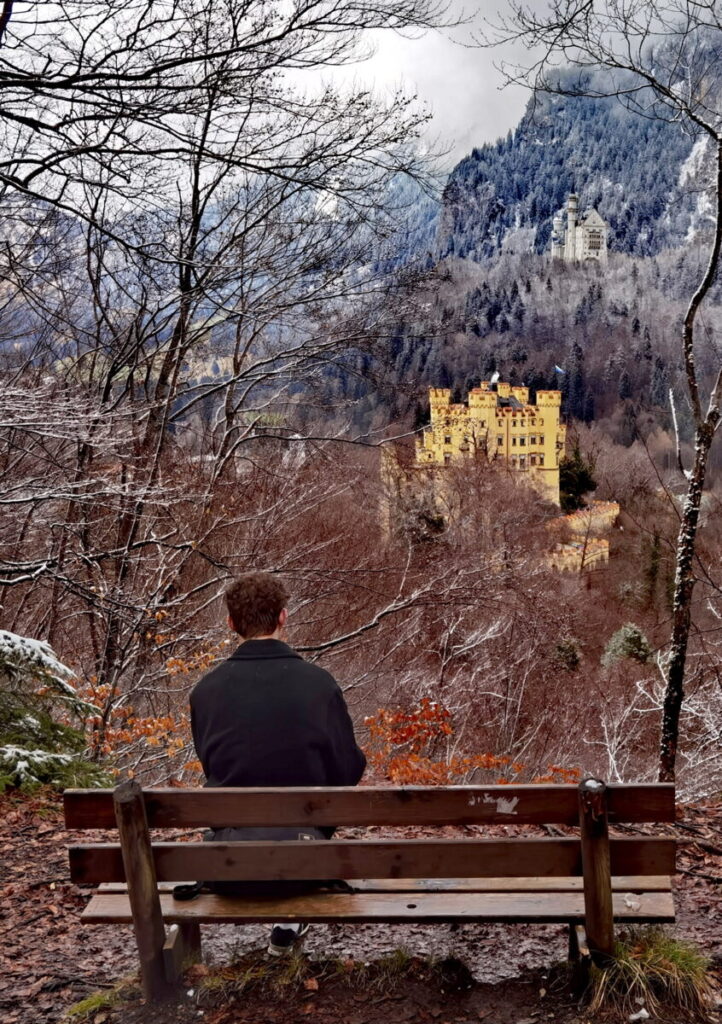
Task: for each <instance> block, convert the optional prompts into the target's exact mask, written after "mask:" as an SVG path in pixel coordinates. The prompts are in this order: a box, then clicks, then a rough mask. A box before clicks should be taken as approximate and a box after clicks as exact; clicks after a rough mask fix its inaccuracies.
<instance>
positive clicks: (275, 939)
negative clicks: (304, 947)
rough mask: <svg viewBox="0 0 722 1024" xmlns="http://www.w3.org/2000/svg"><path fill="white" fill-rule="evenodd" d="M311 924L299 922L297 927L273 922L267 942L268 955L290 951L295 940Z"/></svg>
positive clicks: (301, 936)
mask: <svg viewBox="0 0 722 1024" xmlns="http://www.w3.org/2000/svg"><path fill="white" fill-rule="evenodd" d="M310 927H311V926H310V925H308V924H301V925H299V926H298V927H297V928H293V927H290V928H289V927H287V926H284V925H282V924H274V926H273V930H272V931H271V941H270V942H269V943H268V953H269V955H270V956H283V955H284V954H285V953H290V952H291V950H292V949H293V947H294V946H295V944H296V943H297V942H300V941H301V939H302V938H303V937H304V936H305V935H306V932H307V931H308V929H309V928H310Z"/></svg>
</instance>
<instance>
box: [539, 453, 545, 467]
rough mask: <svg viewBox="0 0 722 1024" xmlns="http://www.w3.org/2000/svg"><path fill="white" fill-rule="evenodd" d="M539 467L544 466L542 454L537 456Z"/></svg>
mask: <svg viewBox="0 0 722 1024" xmlns="http://www.w3.org/2000/svg"><path fill="white" fill-rule="evenodd" d="M539 465H540V466H543V465H544V454H543V453H542V454H541V455H540V456H539Z"/></svg>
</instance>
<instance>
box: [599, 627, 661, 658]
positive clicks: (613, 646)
mask: <svg viewBox="0 0 722 1024" xmlns="http://www.w3.org/2000/svg"><path fill="white" fill-rule="evenodd" d="M651 657H652V648H651V647H650V646H649V641H648V640H647V638H646V636H645V635H644V633H643V632H642V630H641V629H640V628H639V626H635V624H634V623H633V622H625V624H624V625H623V626H622V628H621V629H618V630H617V632H616V633H615V634H614V635H613V636H612V637H611V638H610V640H609V643H608V644H607V646H606V647H605V648H604V654H603V655H602V665H604V667H605V668H609V667H610V666H612V665H613V664H614V663H615V662H617V661H621V660H622V658H630V659H631V660H632V661H638V662H640V664H642V665H644V664H646V663H647V662H648V661H649V659H650V658H651Z"/></svg>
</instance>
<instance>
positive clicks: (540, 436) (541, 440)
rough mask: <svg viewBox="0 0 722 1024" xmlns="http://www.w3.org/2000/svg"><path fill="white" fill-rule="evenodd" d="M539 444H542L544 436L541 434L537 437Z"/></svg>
mask: <svg viewBox="0 0 722 1024" xmlns="http://www.w3.org/2000/svg"><path fill="white" fill-rule="evenodd" d="M539 444H544V435H543V434H540V435H539Z"/></svg>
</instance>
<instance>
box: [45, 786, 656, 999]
mask: <svg viewBox="0 0 722 1024" xmlns="http://www.w3.org/2000/svg"><path fill="white" fill-rule="evenodd" d="M673 820H674V787H673V786H672V785H614V786H605V785H604V783H601V782H599V781H598V780H585V782H583V783H581V784H580V786H579V787H577V786H554V785H531V786H452V787H433V788H426V787H405V788H374V787H361V788H354V789H351V788H349V789H347V788H329V789H295V788H293V789H292V788H289V789H275V790H271V789H194V790H181V789H148V790H145V791H142V790H141V788H140V787H139V786H138V785H137V783H135V782H126V783H123V784H122V785H120V786H118V788H117V789H116V790H114V791H111V790H69V791H67V792H66V793H65V822H66V826H67V827H68V828H70V829H113V828H117V829H118V831H119V838H120V842H119V843H117V844H110V843H98V844H93V845H78V846H72V847H70V850H69V854H70V873H71V877H72V879H73V881H74V882H77V883H81V884H84V883H94V884H97V883H102V884H101V887H100V889H99V890H98V891H97V892H96V893H95V894H94V895H93V897H92V898H91V900H90V902H89V903H88V905H87V907H86V908H85V910H84V911H83V913H82V916H81V922H82V923H83V924H128V923H132V924H133V926H134V930H135V937H136V942H137V945H138V951H139V956H140V970H141V980H142V984H143V990H144V993H145V995H146V998H148V999H149V1000H159V999H162V998H166V997H167V996H168V994H169V990H170V988H171V987H172V985H173V983H174V982H175V981H176V979H177V977H178V974H179V971H180V967H181V965H182V962H183V960H184V959H185V958H186V957H187V956H189V955H191V954H193V955H196V956H199V955H200V928H199V925H200V924H212V923H222V922H232V923H234V924H239V923H240V924H243V923H251V922H268V923H270V922H284V921H308V922H310V923H317V922H354V923H373V922H383V923H426V924H428V923H447V922H466V923H468V922H482V921H490V922H491V921H494V922H509V923H512V922H515V923H518V922H522V923H530V922H534V923H565V924H568V925H569V928H570V956H571V957H578V955H579V939H580V937H581V939H582V941H584V938H585V936H586V940H587V943H588V947H589V948H590V949H591V950H592V954H593V955H594V956H595V957H597V958H603V957H605V956H609V955H611V953H612V951H613V924H612V922H613V920H617V921H624V922H629V923H631V922H670V921H673V920H674V906H673V901H672V892H671V877H670V876H671V875H672V874H673V873H674V858H675V842H674V840H673V839H669V838H656V837H648V836H638V837H626V836H625V837H623V838H612V839H610V838H609V834H608V823H611V824H615V823H637V822H670V821H673ZM542 824H543V825H548V826H552V825H564V826H576V827H578V828H579V833H578V834H575V835H574V836H566V835H563V834H562V835H560V836H559V837H552V838H540V837H538V836H537V835H533V834H532V835H530V834H523V835H520V836H516V837H514V838H505V839H497V838H479V837H478V836H477V835H472V836H471V837H469V838H458V839H397V838H388V839H332V840H329V841H325V842H306V841H302V840H301V841H293V842H285V841H284V842H239V843H221V842H212V843H204V842H155V841H154V842H151V838H150V834H149V827H150V828H153V829H164V828H165V829H167V828H172V829H188V828H201V827H203V828H206V827H212V828H213V827H215V828H220V827H224V826H243V825H253V826H269V825H274V826H278V825H284V826H300V827H304V826H309V825H314V826H324V825H336V826H370V825H379V826H397V825H398V826H410V825H416V826H443V825H454V826H464V825H482V826H484V825H513V826H517V825H542ZM334 878H335V879H347V880H349V881H350V883H351V885H352V886H353V888H354V890H355V891H354V892H353V893H344V892H314V893H312V894H307V895H301V896H294V897H288V898H278V897H274V898H256V899H229V898H227V897H222V896H218V895H215V894H202V895H201V896H199V897H198V898H196V899H195V900H193V901H192V902H180V901H177V900H174V898H173V895H172V891H171V890H172V886H169V885H167V884H166V883H176V882H181V881H195V880H197V879H203V880H205V881H221V880H279V879H309V880H311V879H312V880H319V879H334ZM167 925H168V926H171V928H170V930H169V931H168V933H166V926H167ZM173 926H175V927H173ZM582 929H583V930H582Z"/></svg>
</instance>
